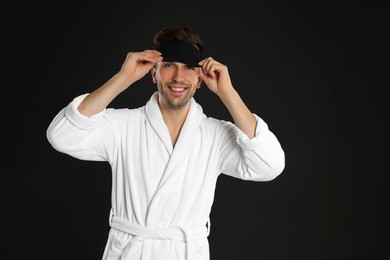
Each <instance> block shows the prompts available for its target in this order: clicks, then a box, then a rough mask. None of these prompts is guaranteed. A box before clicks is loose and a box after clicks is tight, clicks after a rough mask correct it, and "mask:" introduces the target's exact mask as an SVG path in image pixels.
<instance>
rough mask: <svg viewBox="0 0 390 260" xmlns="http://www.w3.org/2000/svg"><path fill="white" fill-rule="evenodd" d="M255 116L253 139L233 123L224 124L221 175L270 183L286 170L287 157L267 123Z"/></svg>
mask: <svg viewBox="0 0 390 260" xmlns="http://www.w3.org/2000/svg"><path fill="white" fill-rule="evenodd" d="M254 116H255V118H256V121H257V125H256V132H255V136H254V137H253V138H251V139H250V138H249V137H248V136H247V135H246V134H245V133H244V132H242V131H241V130H240V129H239V128H238V127H236V126H235V125H234V124H232V123H231V122H225V123H224V125H223V131H222V132H223V133H222V135H221V136H223V140H222V142H221V151H220V152H221V157H220V159H221V161H220V167H221V168H220V172H222V173H224V174H227V175H230V176H233V177H236V178H239V179H243V180H252V181H270V180H273V179H274V178H276V177H277V176H278V175H279V174H280V173H281V172H282V171H283V170H284V167H285V155H284V151H283V149H282V147H281V145H280V143H279V141H278V139H277V138H276V136H275V135H274V134H273V133H272V132H271V131H270V130H269V129H268V125H267V124H266V122H264V121H263V120H262V119H261V118H260V117H259V116H257V115H256V114H254Z"/></svg>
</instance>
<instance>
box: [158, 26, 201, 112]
mask: <svg viewBox="0 0 390 260" xmlns="http://www.w3.org/2000/svg"><path fill="white" fill-rule="evenodd" d="M153 42H154V45H155V48H156V50H158V51H160V52H161V53H162V56H163V60H162V61H161V62H158V63H157V64H156V65H155V66H154V67H153V68H152V77H153V82H154V83H156V84H157V87H158V90H159V94H160V95H159V102H160V105H164V106H166V107H169V108H172V109H180V108H183V107H185V106H186V105H187V104H188V102H189V100H190V99H191V97H192V96H193V95H194V94H195V92H196V90H197V89H198V88H199V87H200V85H201V82H202V79H201V77H200V74H199V69H200V68H199V67H198V66H199V65H198V62H199V61H200V60H202V59H203V43H202V40H201V39H200V37H199V35H198V34H197V33H196V32H195V31H194V30H193V29H192V28H191V27H189V26H171V27H165V28H163V29H162V30H160V31H158V32H157V33H156V34H155V35H154V39H153Z"/></svg>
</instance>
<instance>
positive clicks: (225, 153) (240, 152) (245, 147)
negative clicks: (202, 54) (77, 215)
mask: <svg viewBox="0 0 390 260" xmlns="http://www.w3.org/2000/svg"><path fill="white" fill-rule="evenodd" d="M86 95H87V94H83V95H80V96H78V97H76V98H75V99H74V100H73V101H71V102H70V103H69V105H68V106H66V107H65V108H64V109H62V110H61V111H60V112H59V113H58V114H57V115H56V117H55V118H54V119H53V121H52V122H51V124H50V126H49V127H48V129H47V138H48V140H49V142H50V143H51V145H52V146H53V147H54V148H55V149H56V150H58V151H60V152H62V153H66V154H69V155H71V156H73V157H75V158H78V159H81V160H91V161H108V163H109V164H110V165H111V168H112V202H111V203H112V208H111V212H110V217H109V224H110V226H111V229H110V232H109V236H108V240H107V244H106V248H105V251H104V255H103V260H119V259H123V260H130V259H131V260H138V259H140V260H141V259H142V260H156V259H157V260H168V259H169V260H179V259H193V260H194V259H197V260H208V259H209V258H210V257H209V244H208V238H207V236H208V234H209V230H210V222H209V221H208V220H209V214H210V211H211V207H212V203H213V199H214V192H215V186H216V182H217V178H218V176H219V174H221V173H224V174H227V175H230V176H233V177H236V178H239V179H243V180H252V181H269V180H272V179H274V178H275V177H276V176H278V175H279V174H280V173H281V172H282V171H283V169H284V152H283V150H282V148H281V145H280V143H279V142H278V140H277V138H276V137H275V135H274V134H273V133H272V132H271V131H270V130H269V129H268V126H267V124H266V123H265V122H264V121H263V120H262V119H261V118H260V117H258V116H257V115H256V114H254V116H255V117H256V120H257V126H256V135H255V137H254V138H252V139H249V138H248V137H247V135H245V134H244V133H243V132H242V131H241V130H240V129H239V128H237V127H236V126H235V125H234V124H232V123H231V122H227V121H222V120H217V119H214V118H210V117H207V116H205V114H203V110H202V108H201V106H200V105H199V104H198V103H196V102H195V100H194V98H192V99H191V101H190V102H191V106H190V110H189V113H188V115H187V118H186V121H185V123H184V125H183V127H182V129H181V132H180V136H179V138H178V140H177V143H176V145H175V147H173V145H172V142H171V138H170V135H169V131H168V128H167V126H166V125H165V123H164V120H163V117H162V114H161V111H160V109H159V106H158V92H155V93H154V94H153V95H152V97H151V98H150V100H149V101H148V102H147V104H146V105H145V106H143V107H141V108H136V109H113V108H106V109H105V110H104V111H102V112H100V113H98V114H96V115H94V116H92V117H86V116H83V115H82V114H80V113H79V112H78V110H77V107H78V105H79V104H80V102H81V101H82V99H83V98H84V97H85V96H86Z"/></svg>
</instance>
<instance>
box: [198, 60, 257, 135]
mask: <svg viewBox="0 0 390 260" xmlns="http://www.w3.org/2000/svg"><path fill="white" fill-rule="evenodd" d="M199 65H201V66H202V67H201V68H202V69H201V70H200V73H201V77H202V79H203V81H204V82H205V83H206V85H207V86H208V88H209V89H210V90H211V91H213V92H214V93H215V94H217V95H218V96H219V98H220V99H221V100H222V102H223V104H224V105H225V106H226V108H227V109H228V110H229V112H230V114H231V116H232V117H233V120H234V122H235V125H236V126H237V127H238V128H240V129H241V131H243V132H244V133H245V134H246V135H247V136H248V137H249V138H252V137H254V136H255V129H256V118H255V117H254V115H253V114H252V112H251V111H250V110H249V109H248V107H247V106H246V105H245V103H244V102H243V101H242V99H241V97H240V96H239V94H238V93H237V91H236V90H235V89H234V87H233V85H232V83H231V80H230V76H229V72H228V69H227V67H226V66H225V65H223V64H221V63H219V62H217V61H215V60H213V59H212V58H211V57H209V58H207V59H204V60H202V61H201V62H200V63H199Z"/></svg>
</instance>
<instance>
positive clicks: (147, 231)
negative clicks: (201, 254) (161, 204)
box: [110, 216, 210, 260]
mask: <svg viewBox="0 0 390 260" xmlns="http://www.w3.org/2000/svg"><path fill="white" fill-rule="evenodd" d="M110 226H111V227H112V228H114V229H117V230H119V231H122V232H125V233H127V234H130V235H132V236H133V237H132V238H131V239H130V241H129V243H128V244H127V245H126V247H125V248H124V250H123V254H122V257H121V260H125V259H126V258H127V257H130V256H131V251H132V248H133V245H135V244H136V243H138V242H142V241H144V240H178V241H184V242H186V251H187V252H186V256H187V257H186V258H187V260H191V259H194V254H195V248H193V241H194V240H197V239H201V238H206V237H207V236H208V235H209V233H210V221H208V223H207V230H206V231H201V232H195V233H190V232H189V231H188V230H187V229H185V228H182V227H179V226H173V227H168V228H164V229H151V228H148V227H144V226H141V225H138V224H136V223H132V222H129V221H127V220H125V219H122V218H119V217H116V216H111V220H110ZM128 259H130V258H128Z"/></svg>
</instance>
